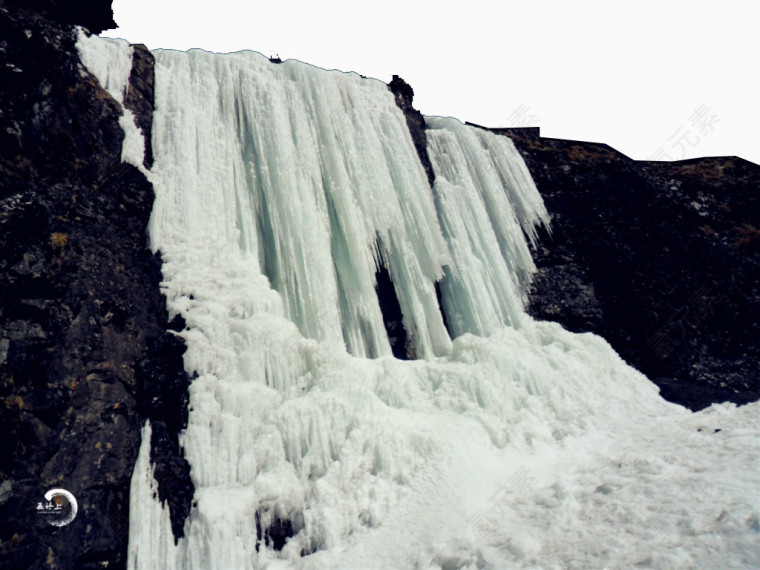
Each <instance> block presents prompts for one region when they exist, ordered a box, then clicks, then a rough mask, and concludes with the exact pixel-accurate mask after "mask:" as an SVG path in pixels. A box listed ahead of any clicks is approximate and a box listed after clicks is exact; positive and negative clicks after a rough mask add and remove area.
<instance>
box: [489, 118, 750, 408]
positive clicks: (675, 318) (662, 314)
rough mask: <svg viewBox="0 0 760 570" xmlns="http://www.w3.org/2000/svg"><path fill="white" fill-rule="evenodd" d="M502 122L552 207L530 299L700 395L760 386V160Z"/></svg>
mask: <svg viewBox="0 0 760 570" xmlns="http://www.w3.org/2000/svg"><path fill="white" fill-rule="evenodd" d="M492 130H493V131H494V132H500V133H502V134H505V135H507V136H510V137H511V138H512V140H513V141H514V142H515V144H516V146H517V148H518V149H519V150H520V152H521V153H522V155H523V157H524V158H525V161H526V163H527V165H528V167H529V169H530V171H531V174H532V175H533V178H534V180H535V182H536V185H537V187H538V189H539V191H540V192H541V194H542V196H543V198H544V202H545V204H546V207H547V209H548V210H549V212H550V214H551V216H552V222H551V223H552V235H551V236H548V235H546V234H545V233H544V234H543V235H542V236H541V240H540V247H539V249H538V251H537V252H535V254H534V259H535V261H536V264H537V266H538V268H539V270H538V274H537V275H536V278H535V280H534V282H533V288H532V291H531V295H530V307H529V310H530V312H531V313H532V314H533V315H534V316H535V317H537V318H539V319H545V320H553V321H557V322H559V323H561V324H562V325H563V326H564V327H565V328H567V329H569V330H572V331H576V332H586V331H590V332H594V333H596V334H599V335H601V336H603V337H604V338H605V339H607V341H608V342H609V343H610V344H611V345H612V347H613V348H614V349H615V350H616V351H617V352H618V353H619V354H620V355H621V356H622V357H623V358H624V359H625V360H626V361H627V362H628V363H629V364H631V365H632V366H634V367H635V368H637V369H639V370H640V371H642V372H643V373H645V374H646V375H647V376H648V377H649V378H650V379H652V380H653V381H654V382H655V383H656V384H658V385H659V386H660V389H661V394H662V395H663V397H665V398H666V399H668V400H670V401H673V402H676V403H679V404H682V405H684V406H687V407H689V408H691V409H694V410H698V409H701V408H704V407H706V406H709V405H710V404H712V403H714V402H723V401H729V402H736V403H739V404H741V403H747V402H750V401H755V400H757V399H758V398H760V369H759V368H758V366H757V363H758V362H759V361H760V285H759V284H760V166H758V165H756V164H753V163H750V162H747V161H745V160H742V159H739V158H736V157H726V158H705V159H699V160H686V161H681V162H674V163H664V162H640V161H634V160H631V159H629V158H628V157H626V156H625V155H623V154H621V153H619V152H617V151H615V150H614V149H612V148H610V147H608V146H606V145H602V144H594V143H584V142H578V141H568V140H557V139H547V138H541V137H539V136H538V132H537V129H502V130H499V129H492Z"/></svg>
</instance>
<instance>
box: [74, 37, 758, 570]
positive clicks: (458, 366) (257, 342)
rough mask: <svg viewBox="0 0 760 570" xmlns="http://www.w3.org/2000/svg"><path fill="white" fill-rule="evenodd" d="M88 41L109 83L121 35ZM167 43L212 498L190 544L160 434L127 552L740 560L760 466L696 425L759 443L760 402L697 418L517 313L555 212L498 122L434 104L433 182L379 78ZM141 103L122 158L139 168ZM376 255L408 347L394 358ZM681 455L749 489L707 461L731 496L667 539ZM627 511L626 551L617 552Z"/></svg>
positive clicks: (196, 557) (181, 288)
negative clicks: (464, 120)
mask: <svg viewBox="0 0 760 570" xmlns="http://www.w3.org/2000/svg"><path fill="white" fill-rule="evenodd" d="M78 47H79V49H80V53H81V54H82V60H83V62H84V63H85V64H86V65H87V67H88V68H89V69H90V70H91V71H92V72H93V73H95V74H96V75H97V76H98V77H99V79H100V81H101V82H102V83H103V85H104V86H106V87H107V88H108V89H109V90H110V92H111V93H112V95H114V97H115V98H117V100H120V99H119V93H123V89H124V86H125V85H126V81H127V77H128V73H129V69H130V65H129V63H130V60H131V50H130V48H129V47H128V46H127V44H125V43H123V42H111V41H105V40H101V39H99V38H96V37H93V38H86V37H84V36H81V37H80V41H79V44H78ZM154 55H155V58H156V101H155V105H156V107H155V115H154V124H153V148H154V153H155V164H154V166H153V168H152V169H151V171H150V172H147V175H148V176H149V178H150V180H151V181H152V183H153V184H154V187H155V190H156V202H155V206H154V210H153V215H152V219H151V224H150V243H151V247H152V248H153V249H154V250H160V251H161V253H162V256H163V260H164V266H163V275H164V282H163V288H164V292H165V294H166V297H167V304H168V309H169V312H170V314H171V315H175V314H180V315H182V317H183V318H184V319H185V321H186V323H187V329H186V330H185V331H183V332H182V333H180V334H181V335H182V336H183V337H184V339H185V341H186V343H187V346H188V351H187V353H186V355H185V366H186V369H187V370H188V371H189V372H196V373H197V375H198V376H197V378H196V379H195V380H194V381H193V383H192V385H191V386H190V408H191V411H190V415H189V425H188V427H187V430H186V431H185V433H184V434H183V435H182V440H181V441H182V444H183V446H184V449H185V451H186V457H187V459H188V461H189V463H190V465H191V476H192V479H193V482H194V484H195V488H196V495H195V500H196V503H197V506H195V507H194V508H193V510H192V512H191V515H190V517H189V519H188V520H187V522H186V525H185V537H184V538H182V539H180V540H179V543H178V544H177V545H176V546H175V544H174V540H173V537H172V532H171V527H170V524H169V516H168V512H167V511H166V510H165V509H164V508H162V506H161V504H160V503H159V502H158V501H157V500H156V499H155V498H154V496H155V481H154V480H153V475H152V471H151V465H150V462H149V443H150V437H145V435H147V434H149V430H150V426H149V425H146V426H145V428H144V434H145V435H144V437H143V445H142V448H141V451H140V456H139V459H138V462H137V465H136V467H135V472H134V476H133V480H132V488H131V503H130V518H131V521H130V545H129V565H130V568H135V569H141V568H148V569H157V568H161V569H166V570H170V569H174V568H176V569H179V568H182V569H184V568H188V569H219V570H227V569H238V568H239V569H249V568H251V569H252V568H267V567H269V568H357V567H360V568H369V567H373V568H375V567H380V568H412V567H419V568H441V567H446V568H455V567H456V568H464V567H471V568H475V567H493V568H500V567H521V566H533V567H564V566H567V567H602V566H603V565H605V564H610V565H612V566H618V567H620V566H629V565H634V564H637V563H639V562H640V558H641V556H642V555H641V551H642V550H645V551H646V552H647V553H648V554H647V555H649V556H654V557H655V558H654V559H651V560H654V562H652V564H653V565H654V566H658V567H678V566H679V564H680V563H681V562H683V561H684V556H688V552H691V551H690V550H688V545H689V544H691V543H692V542H693V543H699V544H704V545H707V546H701V547H700V548H703V550H704V558H703V559H701V560H700V562H705V564H707V565H711V561H712V562H715V563H717V562H720V561H722V560H723V558H720V557H718V558H715V556H718V555H720V553H721V552H723V551H721V550H720V548H719V547H717V546H714V544H715V540H713V539H712V538H710V537H711V536H713V535H714V534H715V533H717V532H718V530H716V529H722V530H721V532H725V533H729V532H732V533H733V534H730V538H729V539H727V540H728V541H729V542H730V541H733V542H731V544H732V545H733V546H734V547H735V548H734V550H737V549H738V551H740V552H742V555H743V556H750V557H751V555H752V553H751V548H750V546H749V545H750V544H751V542H748V540H749V539H748V538H747V537H748V536H750V535H751V533H752V532H755V533H756V531H753V530H752V529H751V528H750V527H751V525H750V527H747V526H746V525H744V521H746V520H751V517H753V516H754V517H755V518H754V520H755V521H757V520H758V519H757V517H758V513H760V507H758V505H757V502H755V503H749V504H748V502H747V500H746V488H747V487H748V486H751V485H755V484H756V483H757V480H758V476H757V475H756V474H755V473H760V469H755V470H754V471H747V470H746V469H745V468H744V467H742V466H743V465H744V463H743V462H747V461H750V462H752V461H754V463H755V464H756V463H757V459H756V458H755V459H751V457H749V456H748V455H747V454H748V451H747V448H746V446H743V445H742V444H740V440H739V439H731V440H730V441H728V443H725V442H724V443H722V444H721V445H717V444H714V443H710V442H703V441H702V440H700V441H697V440H696V439H695V438H694V433H696V430H695V429H692V428H693V427H694V425H696V424H697V423H699V422H708V423H709V422H723V423H721V425H722V426H724V427H723V429H724V433H728V434H730V433H732V432H731V429H729V428H727V427H725V426H727V425H729V424H730V425H735V426H736V429H737V430H738V431H737V433H739V432H741V433H746V432H747V430H755V433H756V431H757V429H758V422H757V420H756V419H755V416H756V415H757V414H754V415H753V414H750V413H749V412H747V411H746V410H747V409H748V408H750V407H746V408H743V409H741V410H736V409H735V408H732V407H731V406H714V407H713V408H711V409H710V410H708V412H706V413H704V414H702V415H697V414H689V413H688V412H686V411H685V410H683V409H681V408H679V407H677V406H674V405H670V404H667V403H665V402H664V401H663V400H661V399H660V398H659V396H658V394H657V389H656V388H655V386H654V385H653V384H651V383H650V382H649V381H648V380H647V379H646V378H645V377H644V376H642V375H641V374H639V373H638V372H636V371H635V370H633V369H631V368H629V367H628V366H627V365H626V364H625V363H624V362H623V361H622V360H621V359H620V358H619V357H618V356H617V355H616V354H615V353H614V351H613V350H612V349H611V348H610V347H609V345H608V344H607V343H606V342H605V341H604V340H603V339H601V338H599V337H596V336H594V335H590V334H584V335H576V334H571V333H568V332H566V331H564V330H563V329H562V328H561V327H559V326H558V325H556V324H552V323H544V322H534V321H533V320H531V319H530V318H529V317H528V316H527V315H526V314H525V313H524V310H523V306H524V302H525V296H526V289H527V286H528V284H529V282H530V276H531V274H532V272H533V271H534V270H535V267H534V265H533V261H532V260H531V255H530V243H531V242H533V241H534V240H535V235H536V234H535V231H536V225H537V224H548V215H547V212H546V210H545V209H544V206H543V203H542V201H541V198H540V195H539V194H538V192H537V190H536V188H535V186H534V184H533V182H532V180H531V178H530V175H529V173H528V171H527V168H526V167H525V164H524V163H523V161H522V159H521V158H520V156H519V154H518V153H517V151H516V150H515V148H514V146H513V145H512V143H511V141H509V139H507V138H505V137H501V136H497V135H494V134H492V133H489V132H486V131H484V130H479V129H475V128H472V127H468V126H464V125H462V124H461V123H459V122H458V121H456V120H454V119H442V118H428V119H427V120H428V131H427V136H428V152H429V155H430V158H431V161H432V164H433V167H434V171H435V175H436V181H435V184H434V187H433V188H431V187H430V185H429V183H428V180H427V178H426V175H425V172H424V170H423V168H422V166H421V164H420V161H419V159H418V156H417V154H416V151H415V148H414V145H413V142H412V140H411V137H410V134H409V131H408V129H407V125H406V121H405V118H404V116H403V114H402V112H401V111H400V110H399V108H398V107H397V106H396V104H395V101H394V97H393V95H392V94H391V93H390V92H389V90H388V88H387V86H386V85H385V84H383V83H382V82H380V81H376V80H372V79H365V78H362V77H360V76H359V75H357V74H353V73H341V72H337V71H324V70H322V69H318V68H315V67H312V66H309V65H306V64H303V63H300V62H295V61H286V62H284V63H282V64H273V63H271V62H270V61H269V60H268V59H267V58H265V57H263V56H262V55H260V54H257V53H253V52H243V53H235V54H228V55H217V54H211V53H207V52H203V51H199V50H192V51H190V52H188V53H180V52H173V51H156V52H154ZM125 74H126V75H125ZM130 121H131V119H130V117H129V115H128V114H127V113H125V119H124V120H123V124H124V125H125V131H127V132H128V134H129V136H128V137H127V140H128V144H127V143H125V158H124V159H125V160H129V161H131V162H133V163H134V164H141V158H142V157H140V156H139V152H140V149H139V145H135V144H134V135H135V132H136V128H135V127H134V124H133V121H132V124H130ZM127 147H128V148H127ZM381 265H382V266H383V267H385V268H386V269H387V271H388V273H389V275H390V277H391V280H392V282H393V287H394V290H395V295H396V297H397V299H398V303H399V306H400V307H401V312H402V313H403V326H404V328H405V329H406V331H407V333H408V335H409V338H410V342H411V344H412V346H413V353H414V354H415V355H416V356H417V359H416V360H408V361H401V360H398V359H396V358H394V357H393V356H392V354H391V344H390V341H389V336H388V333H387V331H386V325H385V323H384V319H383V313H382V308H381V306H380V303H379V301H378V295H377V294H376V291H375V285H376V275H377V271H378V269H379V268H380V266H381ZM436 284H438V288H439V292H440V306H439V300H438V298H437V295H436ZM444 322H445V323H446V324H447V325H448V329H449V330H447V328H446V326H445V324H444ZM449 331H450V333H451V336H450V334H449ZM452 337H453V338H452ZM755 409H757V408H755ZM695 418H696V419H695ZM657 430H661V431H663V430H667V431H668V433H670V434H675V435H672V437H675V438H680V439H679V441H680V442H681V446H680V448H679V449H673V450H668V448H667V443H668V442H667V441H665V440H663V439H658V438H657V437H656V436H657V433H658V431H657ZM742 430H744V431H742ZM692 432H694V433H692ZM727 437H729V436H727ZM736 437H737V438H739V437H740V436H738V435H737V436H736ZM658 446H659V447H658ZM700 446H701V447H700ZM658 449H659V450H661V451H662V452H663V455H667V456H668V457H669V460H668V461H666V460H664V459H663V460H660V459H654V460H652V459H651V458H650V454H651V453H656V452H657V450H658ZM694 449H699V453H700V454H702V455H706V456H707V459H706V460H705V465H706V467H705V469H710V468H711V467H710V465H716V464H718V463H722V464H723V466H724V468H726V469H728V470H729V471H730V472H731V477H733V479H734V483H735V482H736V481H739V483H738V484H734V483H732V482H731V481H730V480H725V478H721V477H720V473H719V472H718V471H716V470H715V469H716V468H715V467H712V469H713V471H714V475H715V477H714V479H713V486H712V487H711V488H710V490H709V491H705V492H706V493H708V494H710V493H712V494H714V495H716V496H717V497H719V498H720V501H721V504H722V505H724V506H725V507H726V508H727V509H729V513H730V514H728V515H726V516H725V517H723V518H721V519H720V520H717V519H715V520H713V518H714V517H713V518H710V517H711V516H712V514H713V513H712V510H710V506H709V504H707V505H705V504H695V506H694V508H695V509H696V511H695V512H696V513H697V514H698V516H700V517H702V519H700V520H703V522H702V523H699V524H697V525H695V526H694V528H691V529H687V530H684V528H683V527H679V526H678V525H677V521H676V522H673V525H672V526H673V528H676V529H677V532H676V535H677V538H671V534H667V536H666V535H665V534H662V535H660V536H655V537H654V538H652V537H651V536H649V535H648V534H647V533H648V532H649V530H650V529H651V525H648V523H647V520H648V519H647V518H646V517H645V514H646V513H645V512H644V511H646V510H647V509H651V512H653V513H655V514H654V515H653V516H655V518H657V509H658V508H662V507H661V505H662V504H664V503H666V502H667V501H668V500H669V499H670V498H671V496H672V494H673V489H676V488H681V487H683V486H686V487H688V486H689V485H692V487H693V486H694V485H696V484H697V483H695V482H694V481H693V480H692V477H691V475H690V473H691V468H692V467H693V466H692V465H691V464H690V463H689V461H692V459H690V458H691V457H692V456H693V455H694V453H695V452H694ZM723 449H729V450H731V451H730V453H729V454H728V455H727V456H726V457H722V456H721V455H720V454H721V453H723V452H722V451H721V450H723ZM666 450H667V453H666ZM717 457H721V459H720V461H717V460H716V458H717ZM711 458H712V459H711ZM643 462H646V464H645V465H644V463H643ZM618 464H619V465H618ZM623 465H625V467H622V466H623ZM652 473H654V474H655V475H651V474H652ZM658 473H664V475H663V477H662V479H661V480H659V479H657V478H656V474H658ZM647 477H649V478H647ZM652 477H654V478H655V479H654V481H655V482H658V481H659V482H660V483H661V484H660V485H658V486H656V488H655V489H654V490H653V489H652V488H651V487H650V486H649V483H650V482H652V481H653V479H652ZM600 488H601V489H603V492H599V491H598V489H600ZM595 489H597V491H595ZM613 491H614V492H613ZM618 491H619V492H618ZM605 501H606V502H605ZM594 504H596V505H597V506H598V509H597V510H593V509H591V508H590V507H589V505H594ZM621 512H623V515H624V516H622V518H621V521H620V522H619V523H617V522H616V523H615V524H620V525H623V526H624V527H625V529H626V530H625V532H627V533H628V536H629V537H631V538H630V540H631V541H633V543H634V544H638V545H639V547H640V548H638V550H637V549H636V547H632V548H627V547H624V546H620V547H619V548H617V549H616V548H614V546H615V539H614V537H613V538H612V539H610V530H609V522H608V521H609V520H610V517H613V519H614V517H615V516H618V515H620V513H621ZM626 513H627V514H626ZM642 513H643V514H642ZM650 515H651V513H650ZM659 518H662V517H659ZM716 521H717V522H716ZM755 524H757V523H755ZM700 525H701V526H700ZM742 525H744V526H742ZM274 527H280V528H283V527H288V528H289V533H288V534H290V535H291V536H290V537H289V538H288V540H287V542H286V543H285V544H284V545H276V544H275V543H274V541H273V540H272V537H271V536H270V535H271V529H273V528H274ZM669 528H670V527H669ZM747 529H749V530H747ZM679 533H680V534H679ZM747 533H749V534H747ZM570 536H571V537H572V538H567V537H570ZM726 536H728V534H727V535H726ZM679 540H680V542H678V541H679ZM636 541H638V542H636ZM673 541H676V542H675V544H677V545H684V546H683V548H684V549H686V551H687V554H684V553H683V552H680V551H679V550H678V548H673V544H674V542H673ZM689 541H691V542H689ZM700 541H701V542H700ZM711 541H712V542H711ZM605 542H607V543H608V544H612V546H611V547H610V548H608V549H607V550H606V551H605V550H604V548H602V546H603V544H604V543H605ZM721 544H723V545H724V546H725V541H724V542H723V543H721ZM641 545H644V546H643V547H642V546H641ZM711 545H713V546H711ZM275 546H277V548H275ZM280 546H282V547H281V548H280ZM716 549H717V550H716ZM605 552H606V553H605ZM651 552H653V553H655V554H649V553H651ZM716 552H717V553H718V554H717V555H716V554H715V553H716ZM710 556H713V558H710ZM560 563H561V564H562V565H564V566H562V565H561V564H560Z"/></svg>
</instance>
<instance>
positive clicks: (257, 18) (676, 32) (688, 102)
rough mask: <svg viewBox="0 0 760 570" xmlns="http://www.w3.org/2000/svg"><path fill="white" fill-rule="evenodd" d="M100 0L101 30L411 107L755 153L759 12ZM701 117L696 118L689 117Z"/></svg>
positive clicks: (642, 6) (628, 148) (600, 137)
mask: <svg viewBox="0 0 760 570" xmlns="http://www.w3.org/2000/svg"><path fill="white" fill-rule="evenodd" d="M628 6H630V7H626V6H623V5H622V4H621V3H613V2H609V1H608V2H601V1H593V0H580V1H566V2H557V1H551V2H550V1H531V0H522V1H521V2H514V1H512V0H502V1H501V2H498V3H497V2H495V1H494V0H489V1H486V0H468V1H466V2H456V3H453V2H451V3H446V2H439V3H432V2H428V3H423V2H414V0H404V1H401V0H386V1H384V2H382V3H380V2H364V3H359V2H348V1H346V0H320V1H319V2H306V1H304V0H282V1H279V2H274V1H272V2H269V3H268V4H266V3H264V2H256V3H254V2H241V1H240V0H237V1H236V0H215V1H214V2H198V1H187V0H185V1H180V0H159V1H157V0H152V1H149V0H115V1H114V13H115V19H116V21H117V22H118V23H119V24H121V27H120V28H119V29H116V30H112V31H110V32H106V33H105V34H104V35H109V36H112V37H123V38H126V39H128V40H129V41H130V42H132V43H144V44H146V45H147V46H148V47H150V48H151V49H154V48H174V49H182V50H185V49H189V48H193V47H200V48H203V49H206V50H210V51H218V52H229V51H237V50H241V49H252V50H255V51H259V52H261V53H263V54H265V55H274V54H279V56H280V57H281V58H282V59H283V60H284V59H291V58H292V59H299V60H301V61H305V62H308V63H311V64H313V65H317V66H320V67H325V68H328V69H333V68H335V69H341V70H344V71H356V72H358V73H361V74H363V75H366V76H369V77H376V78H378V79H381V80H383V81H385V82H387V81H390V79H391V76H392V75H393V74H394V73H395V74H398V75H400V76H401V77H403V78H404V79H405V80H406V81H407V82H408V83H409V84H410V85H412V87H413V88H414V91H415V106H416V107H417V108H418V109H419V110H420V111H422V112H423V113H424V114H426V115H449V116H454V117H456V118H458V119H460V120H463V121H465V120H466V121H471V122H474V123H479V124H482V125H485V126H490V127H502V126H540V127H541V130H542V134H543V135H544V136H550V137H558V138H567V139H577V140H588V141H598V142H604V143H607V144H609V145H611V146H613V147H615V148H617V149H618V150H620V151H622V152H624V153H626V154H628V155H629V156H631V157H632V158H637V159H646V158H648V157H652V155H655V154H657V155H659V157H660V158H661V159H667V158H668V157H670V158H672V159H679V158H691V157H698V156H719V155H738V156H741V157H743V158H746V159H748V160H752V161H754V162H757V163H760V144H758V143H757V142H756V141H755V139H754V136H753V135H754V133H756V132H758V131H760V109H759V108H758V93H759V91H760V90H758V86H760V80H758V75H757V69H758V55H760V34H758V33H757V26H756V24H757V21H758V16H760V9H758V7H757V6H756V5H754V3H751V2H746V1H744V2H741V1H735V0H728V1H724V2H722V3H721V4H720V7H717V4H715V3H707V2H700V1H692V2H682V1H669V2H668V1H667V0H659V1H657V2H653V1H650V0H640V1H639V2H636V3H635V4H633V3H631V4H629V5H628ZM698 117H701V118H698Z"/></svg>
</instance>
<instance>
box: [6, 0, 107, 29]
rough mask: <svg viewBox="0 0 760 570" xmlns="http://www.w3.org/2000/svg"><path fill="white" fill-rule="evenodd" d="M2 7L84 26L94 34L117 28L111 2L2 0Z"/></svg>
mask: <svg viewBox="0 0 760 570" xmlns="http://www.w3.org/2000/svg"><path fill="white" fill-rule="evenodd" d="M0 7H3V8H8V9H11V10H14V11H22V12H26V13H27V14H28V15H31V14H37V15H41V16H45V17H46V18H47V19H49V20H52V21H55V22H58V23H60V24H74V25H77V26H83V27H85V28H87V29H88V30H90V31H91V32H92V33H93V34H99V33H100V32H102V31H103V30H109V29H111V28H115V27H116V22H114V21H113V10H112V9H111V0H95V1H92V0H0Z"/></svg>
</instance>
